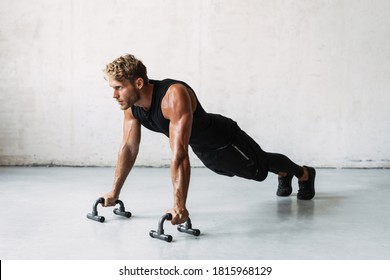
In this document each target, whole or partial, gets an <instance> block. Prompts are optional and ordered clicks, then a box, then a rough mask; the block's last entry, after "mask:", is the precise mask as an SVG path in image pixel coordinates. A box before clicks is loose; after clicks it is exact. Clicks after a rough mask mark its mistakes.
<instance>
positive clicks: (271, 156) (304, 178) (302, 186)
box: [267, 153, 315, 200]
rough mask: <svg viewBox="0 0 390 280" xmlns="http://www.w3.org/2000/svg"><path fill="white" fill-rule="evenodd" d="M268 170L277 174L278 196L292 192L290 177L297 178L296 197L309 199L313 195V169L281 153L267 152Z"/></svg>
mask: <svg viewBox="0 0 390 280" xmlns="http://www.w3.org/2000/svg"><path fill="white" fill-rule="evenodd" d="M267 157H268V165H269V171H271V172H273V173H275V174H278V182H279V185H278V190H277V192H276V194H277V195H278V196H289V195H290V194H291V193H292V185H291V181H292V178H293V177H294V176H295V177H297V178H298V184H299V191H298V195H297V197H298V199H302V200H309V199H312V198H313V197H314V195H315V189H314V179H315V169H314V168H312V167H307V166H303V167H302V166H299V165H297V164H295V163H294V162H293V161H291V160H290V159H289V158H288V157H286V156H285V155H282V154H276V153H267Z"/></svg>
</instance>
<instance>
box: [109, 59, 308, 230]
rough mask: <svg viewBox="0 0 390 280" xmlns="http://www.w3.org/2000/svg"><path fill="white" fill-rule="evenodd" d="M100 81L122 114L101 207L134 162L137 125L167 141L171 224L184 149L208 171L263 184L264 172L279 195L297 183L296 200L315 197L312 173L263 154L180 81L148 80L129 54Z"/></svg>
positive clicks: (178, 208)
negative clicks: (272, 176)
mask: <svg viewBox="0 0 390 280" xmlns="http://www.w3.org/2000/svg"><path fill="white" fill-rule="evenodd" d="M104 73H105V78H106V80H107V81H108V83H109V86H110V87H112V88H113V90H114V92H113V98H115V99H116V100H117V102H118V104H119V106H120V108H121V109H122V110H123V112H124V121H123V139H122V143H121V146H120V149H119V153H118V160H117V164H116V169H115V177H114V183H113V187H112V190H111V191H110V192H109V193H107V194H105V195H104V198H105V204H104V206H105V207H108V206H114V205H115V201H116V200H117V199H118V198H119V195H120V192H121V189H122V187H123V185H124V183H125V180H126V178H127V176H128V174H129V173H130V171H131V169H132V167H133V166H134V162H135V160H136V158H137V154H138V150H139V145H140V140H141V125H142V126H144V127H146V128H148V129H150V130H152V131H155V132H159V133H163V134H165V135H166V136H167V137H168V138H169V144H170V149H171V154H172V156H171V163H170V170H171V179H172V185H173V196H174V200H173V201H174V203H173V208H172V209H171V210H168V211H167V212H168V213H171V214H172V220H171V223H172V224H181V223H184V222H185V221H186V220H187V218H188V216H189V213H188V210H187V208H186V200H187V195H188V188H189V183H190V174H191V167H190V160H189V155H188V149H189V147H191V148H192V150H193V152H194V153H195V154H196V155H197V156H198V157H199V159H200V160H201V161H202V162H203V163H204V165H205V166H206V167H207V168H209V169H211V170H212V171H214V172H216V173H218V174H222V175H226V176H239V177H242V178H246V179H251V180H256V181H263V180H264V179H265V178H266V177H267V175H268V172H272V173H275V174H277V175H278V188H277V192H276V194H277V195H278V196H289V195H290V194H291V193H292V179H293V177H294V176H295V177H297V178H298V184H299V191H298V194H297V198H298V199H303V200H309V199H312V198H313V197H314V195H315V189H314V180H315V173H316V172H315V169H314V168H312V167H308V166H299V165H297V164H295V163H294V162H292V161H291V160H290V159H289V158H288V157H286V156H285V155H282V154H277V153H268V152H265V151H263V150H262V148H261V147H260V146H259V145H258V144H257V143H256V142H255V141H254V140H253V139H252V138H251V137H250V136H249V135H248V134H246V133H245V132H244V131H242V130H241V129H240V127H239V126H238V125H237V123H236V122H235V121H233V120H231V119H230V118H227V117H224V116H222V115H219V114H211V113H207V112H206V111H205V110H204V109H203V107H202V105H201V104H200V102H199V100H198V98H197V96H196V94H195V92H194V90H193V89H192V88H191V87H190V86H189V85H187V84H186V83H185V82H182V81H177V80H172V79H165V80H161V81H157V80H149V78H148V76H147V71H146V67H145V65H144V64H143V63H142V62H141V61H140V60H138V59H137V58H135V57H134V56H133V55H125V56H121V57H119V58H117V59H115V60H114V61H113V62H111V63H109V64H108V65H107V66H106V68H105V70H104Z"/></svg>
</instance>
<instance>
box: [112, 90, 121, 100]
mask: <svg viewBox="0 0 390 280" xmlns="http://www.w3.org/2000/svg"><path fill="white" fill-rule="evenodd" d="M112 98H115V99H118V98H119V94H118V91H116V90H114V94H113V95H112Z"/></svg>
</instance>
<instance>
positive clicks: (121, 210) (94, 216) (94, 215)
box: [87, 197, 131, 223]
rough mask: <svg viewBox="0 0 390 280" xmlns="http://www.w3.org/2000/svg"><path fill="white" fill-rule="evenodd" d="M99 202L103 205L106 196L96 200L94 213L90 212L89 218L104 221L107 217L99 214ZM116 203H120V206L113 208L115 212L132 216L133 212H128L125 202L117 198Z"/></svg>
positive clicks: (93, 208) (93, 207)
mask: <svg viewBox="0 0 390 280" xmlns="http://www.w3.org/2000/svg"><path fill="white" fill-rule="evenodd" d="M99 204H102V205H103V204H104V198H103V197H99V198H98V199H97V200H96V201H95V203H94V204H93V206H92V213H88V214H87V218H88V219H90V220H94V221H97V222H100V223H103V222H104V221H105V220H106V219H105V218H104V217H103V216H99V214H98V211H97V206H98V205H99ZM115 204H119V208H115V209H114V210H113V212H114V214H116V215H119V216H123V217H126V218H130V217H131V212H128V211H126V210H125V206H124V204H123V202H122V201H121V200H116V201H115Z"/></svg>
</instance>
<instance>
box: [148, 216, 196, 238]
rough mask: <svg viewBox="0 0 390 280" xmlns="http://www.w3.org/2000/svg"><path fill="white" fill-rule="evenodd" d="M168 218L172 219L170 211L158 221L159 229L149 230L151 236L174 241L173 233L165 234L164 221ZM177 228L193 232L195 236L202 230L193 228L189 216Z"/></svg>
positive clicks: (181, 230)
mask: <svg viewBox="0 0 390 280" xmlns="http://www.w3.org/2000/svg"><path fill="white" fill-rule="evenodd" d="M166 220H168V221H170V220H172V215H171V214H170V213H167V214H165V215H163V216H162V217H161V218H160V220H159V221H158V229H157V231H155V230H151V231H150V232H149V235H150V237H152V238H157V239H160V240H163V241H166V242H171V241H172V235H169V234H164V222H165V221H166ZM177 230H178V231H180V232H184V233H188V234H192V235H195V236H199V235H200V230H199V229H193V228H192V224H191V219H190V218H188V220H187V221H186V222H185V223H184V224H181V225H179V226H178V227H177Z"/></svg>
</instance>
